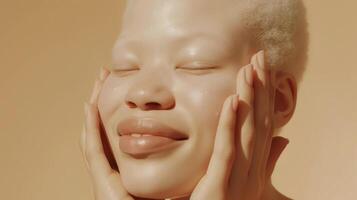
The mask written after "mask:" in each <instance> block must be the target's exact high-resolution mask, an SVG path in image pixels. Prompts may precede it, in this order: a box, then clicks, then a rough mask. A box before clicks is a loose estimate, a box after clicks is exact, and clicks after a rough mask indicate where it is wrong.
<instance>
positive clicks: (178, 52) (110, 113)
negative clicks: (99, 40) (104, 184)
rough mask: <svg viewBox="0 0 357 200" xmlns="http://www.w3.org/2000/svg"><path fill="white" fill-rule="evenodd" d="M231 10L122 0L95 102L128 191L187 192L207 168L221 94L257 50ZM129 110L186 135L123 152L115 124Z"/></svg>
mask: <svg viewBox="0 0 357 200" xmlns="http://www.w3.org/2000/svg"><path fill="white" fill-rule="evenodd" d="M222 10H225V12H222ZM237 10H239V9H237V7H235V6H233V5H232V2H231V1H217V0H209V1H208V0H204V1H203V0H197V1H191V0H152V1H143V0H137V1H130V2H128V6H127V10H126V13H125V18H124V23H123V27H122V31H121V33H120V35H119V38H118V40H117V41H116V43H115V46H114V48H113V66H112V69H111V71H112V73H110V75H109V76H108V77H107V78H106V80H105V82H104V83H103V86H102V89H101V92H100V95H99V97H98V108H99V112H100V116H101V120H102V121H103V125H104V127H105V131H106V133H107V136H108V139H109V143H110V146H111V148H112V150H113V154H114V157H115V160H116V162H117V164H118V166H119V170H120V175H121V180H122V183H123V186H124V187H125V188H126V190H127V191H128V192H129V193H131V194H134V195H135V196H146V197H155V198H163V197H173V196H178V195H182V194H189V193H190V192H192V190H193V188H195V186H196V185H197V183H198V182H199V181H200V179H201V178H202V176H203V175H204V174H205V173H206V171H207V166H208V163H209V161H210V158H211V155H212V151H213V145H214V142H215V134H216V130H217V125H218V120H219V117H220V112H221V109H222V105H223V102H224V100H225V99H226V98H227V97H228V96H229V95H231V94H233V93H235V90H236V76H237V72H238V70H240V68H241V67H242V66H244V65H247V64H248V63H249V62H250V59H251V56H252V55H253V54H254V53H255V52H256V51H257V49H256V48H254V47H253V46H251V44H252V43H251V42H250V41H248V40H246V38H247V35H246V34H248V33H247V32H245V30H244V29H243V28H242V27H241V26H240V24H238V23H237V20H238V18H237ZM123 70H130V71H123ZM288 105H289V104H288ZM291 105H292V103H291ZM290 107H291V106H290ZM292 107H294V106H292ZM283 109H284V108H282V110H283ZM290 112H291V109H290ZM133 116H136V117H138V118H152V119H156V120H158V121H160V122H162V123H165V124H166V125H168V126H170V127H173V128H175V129H178V130H180V131H182V132H184V133H185V134H187V135H188V137H189V138H188V140H186V141H185V142H183V143H182V144H181V145H179V146H177V147H175V148H173V149H171V150H170V151H161V152H159V153H154V154H149V155H147V156H145V157H140V158H137V157H133V156H130V155H127V154H125V153H123V152H122V151H121V150H120V148H119V135H118V132H117V126H118V123H119V122H120V121H122V120H125V119H128V118H129V117H133ZM278 118H279V117H278ZM287 120H288V119H285V121H287ZM284 123H286V122H280V123H279V122H278V123H277V124H279V125H283V124H284Z"/></svg>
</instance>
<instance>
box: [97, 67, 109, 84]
mask: <svg viewBox="0 0 357 200" xmlns="http://www.w3.org/2000/svg"><path fill="white" fill-rule="evenodd" d="M109 74H110V71H109V70H107V69H106V68H104V67H101V68H100V76H99V80H101V81H103V80H105V79H106V78H107V76H108V75H109Z"/></svg>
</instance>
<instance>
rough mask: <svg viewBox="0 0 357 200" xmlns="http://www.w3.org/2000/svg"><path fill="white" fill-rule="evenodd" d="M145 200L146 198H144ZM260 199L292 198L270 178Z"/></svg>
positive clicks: (281, 199)
mask: <svg viewBox="0 0 357 200" xmlns="http://www.w3.org/2000/svg"><path fill="white" fill-rule="evenodd" d="M138 200H139V199H138ZM145 200H147V199H145ZM164 200H190V196H188V197H180V198H176V199H164ZM260 200H292V199H291V198H289V197H287V196H285V195H283V194H282V193H280V192H279V191H278V190H277V189H276V188H275V187H274V186H273V184H272V182H271V179H270V180H269V181H267V183H266V186H265V189H264V192H263V195H262V198H261V199H260Z"/></svg>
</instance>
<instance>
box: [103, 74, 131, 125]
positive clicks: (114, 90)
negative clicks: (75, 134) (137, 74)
mask: <svg viewBox="0 0 357 200" xmlns="http://www.w3.org/2000/svg"><path fill="white" fill-rule="evenodd" d="M119 82H120V81H119V80H118V79H116V78H115V77H113V75H109V76H108V78H107V79H106V80H105V82H104V83H103V87H102V90H101V92H100V94H99V97H98V109H99V112H100V114H101V117H102V120H103V122H108V121H109V120H110V118H111V116H112V115H113V114H114V112H115V110H116V109H117V108H118V106H119V105H120V104H121V103H123V99H124V92H119V91H120V90H121V89H122V88H123V86H125V85H124V84H123V83H119ZM118 86H120V87H119V88H118Z"/></svg>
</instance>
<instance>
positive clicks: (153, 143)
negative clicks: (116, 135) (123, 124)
mask: <svg viewBox="0 0 357 200" xmlns="http://www.w3.org/2000/svg"><path fill="white" fill-rule="evenodd" d="M186 140H187V139H178V140H175V139H172V138H168V137H161V136H155V135H141V136H140V135H139V134H137V135H136V134H132V135H123V136H120V139H119V147H120V149H121V150H122V151H123V152H124V153H127V154H131V155H142V154H150V153H156V152H161V151H165V150H169V149H172V148H173V147H178V146H179V145H180V144H182V143H183V142H185V141H186Z"/></svg>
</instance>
